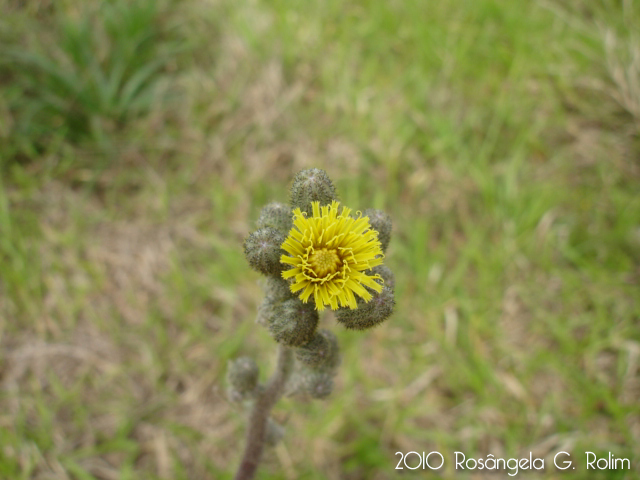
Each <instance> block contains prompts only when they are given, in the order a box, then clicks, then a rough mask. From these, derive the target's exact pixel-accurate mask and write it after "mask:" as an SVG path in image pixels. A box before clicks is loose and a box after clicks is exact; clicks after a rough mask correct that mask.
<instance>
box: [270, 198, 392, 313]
mask: <svg viewBox="0 0 640 480" xmlns="http://www.w3.org/2000/svg"><path fill="white" fill-rule="evenodd" d="M312 205H313V215H312V216H311V217H306V216H305V214H303V213H302V211H301V210H300V209H299V208H296V209H295V210H294V211H293V214H294V219H293V228H292V229H291V231H290V232H289V236H288V237H287V239H286V240H285V242H284V243H283V244H282V247H281V248H282V249H283V250H284V251H286V252H287V253H288V254H289V255H282V257H280V261H281V262H282V263H285V264H288V265H291V266H292V268H290V269H289V270H285V271H284V272H282V277H283V278H285V279H288V278H294V280H295V281H294V283H293V284H292V285H291V291H292V292H293V293H296V292H300V291H301V293H300V300H302V301H303V302H304V303H307V301H308V300H309V297H310V296H311V294H313V299H314V300H315V302H316V309H317V310H324V307H325V305H329V306H331V309H332V310H336V309H337V308H338V306H340V307H347V306H348V307H349V308H351V309H354V308H357V306H358V304H357V303H356V298H355V296H354V293H355V294H356V295H358V296H359V297H362V299H363V300H364V301H366V302H368V301H369V300H371V297H372V295H371V293H370V292H368V291H367V289H366V288H364V287H365V286H366V287H370V288H371V289H373V290H375V291H376V292H380V291H382V285H380V284H379V283H378V282H375V281H374V280H375V279H380V278H381V277H380V276H379V275H367V274H366V273H365V271H366V270H369V269H371V268H373V267H375V266H377V265H380V264H381V263H382V259H383V258H384V255H383V254H382V248H381V245H380V242H379V241H378V232H376V231H375V230H373V229H372V228H371V226H370V225H369V217H362V216H359V217H358V218H352V217H350V216H349V213H350V212H351V209H349V208H346V207H342V208H341V209H339V208H338V207H339V206H340V204H339V203H338V202H336V201H334V202H332V203H331V205H327V206H324V207H320V203H319V202H313V203H312Z"/></svg>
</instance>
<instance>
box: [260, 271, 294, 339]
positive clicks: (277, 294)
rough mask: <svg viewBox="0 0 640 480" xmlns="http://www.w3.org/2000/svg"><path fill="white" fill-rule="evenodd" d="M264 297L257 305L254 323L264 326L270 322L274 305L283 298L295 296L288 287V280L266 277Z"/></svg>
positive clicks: (283, 299)
mask: <svg viewBox="0 0 640 480" xmlns="http://www.w3.org/2000/svg"><path fill="white" fill-rule="evenodd" d="M264 290H265V297H264V299H263V300H262V303H261V304H260V306H259V307H258V315H257V317H256V323H258V324H259V325H262V326H264V327H266V326H268V325H269V324H270V323H271V320H272V319H273V318H274V315H275V314H276V307H277V306H278V305H280V304H281V303H282V302H284V301H285V300H290V299H292V298H295V295H294V294H293V293H291V290H290V288H289V282H287V281H286V280H284V279H282V278H280V277H268V278H267V281H266V283H265V288H264Z"/></svg>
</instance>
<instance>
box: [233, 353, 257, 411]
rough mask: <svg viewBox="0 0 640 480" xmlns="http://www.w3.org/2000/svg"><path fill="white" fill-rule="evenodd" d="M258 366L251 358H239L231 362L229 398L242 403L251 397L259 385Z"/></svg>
mask: <svg viewBox="0 0 640 480" xmlns="http://www.w3.org/2000/svg"><path fill="white" fill-rule="evenodd" d="M258 374H259V370H258V365H256V362H254V361H253V359H252V358H249V357H238V358H236V359H235V360H231V361H230V362H229V365H228V367H227V382H228V383H229V386H230V387H231V388H230V391H229V397H230V398H231V400H234V401H240V400H242V399H244V398H248V397H250V396H251V395H252V394H253V392H254V391H255V389H256V386H257V385H258Z"/></svg>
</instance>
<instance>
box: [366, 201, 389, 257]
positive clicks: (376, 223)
mask: <svg viewBox="0 0 640 480" xmlns="http://www.w3.org/2000/svg"><path fill="white" fill-rule="evenodd" d="M362 215H363V216H364V217H369V225H371V228H373V229H374V230H375V231H376V232H378V240H380V244H381V245H382V251H383V252H386V251H387V247H388V246H389V242H390V241H391V229H392V224H391V217H390V216H389V214H388V213H385V212H383V211H382V210H376V209H375V208H367V209H366V210H365V211H364V212H362Z"/></svg>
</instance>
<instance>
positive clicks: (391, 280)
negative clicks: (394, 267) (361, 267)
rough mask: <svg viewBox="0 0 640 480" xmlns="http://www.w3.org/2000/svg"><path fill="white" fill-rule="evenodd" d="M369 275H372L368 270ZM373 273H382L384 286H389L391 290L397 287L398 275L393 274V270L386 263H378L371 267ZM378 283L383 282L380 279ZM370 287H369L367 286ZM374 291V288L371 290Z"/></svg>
mask: <svg viewBox="0 0 640 480" xmlns="http://www.w3.org/2000/svg"><path fill="white" fill-rule="evenodd" d="M367 275H370V274H369V273H368V272H367ZM371 275H380V277H381V278H382V286H384V287H389V288H390V289H391V290H394V289H395V288H396V277H395V276H394V275H393V272H392V271H391V269H390V268H389V267H387V266H386V265H378V266H376V267H373V268H372V269H371ZM377 282H378V283H381V282H380V280H377ZM367 288H368V287H367ZM369 291H370V292H371V293H373V290H369Z"/></svg>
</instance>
